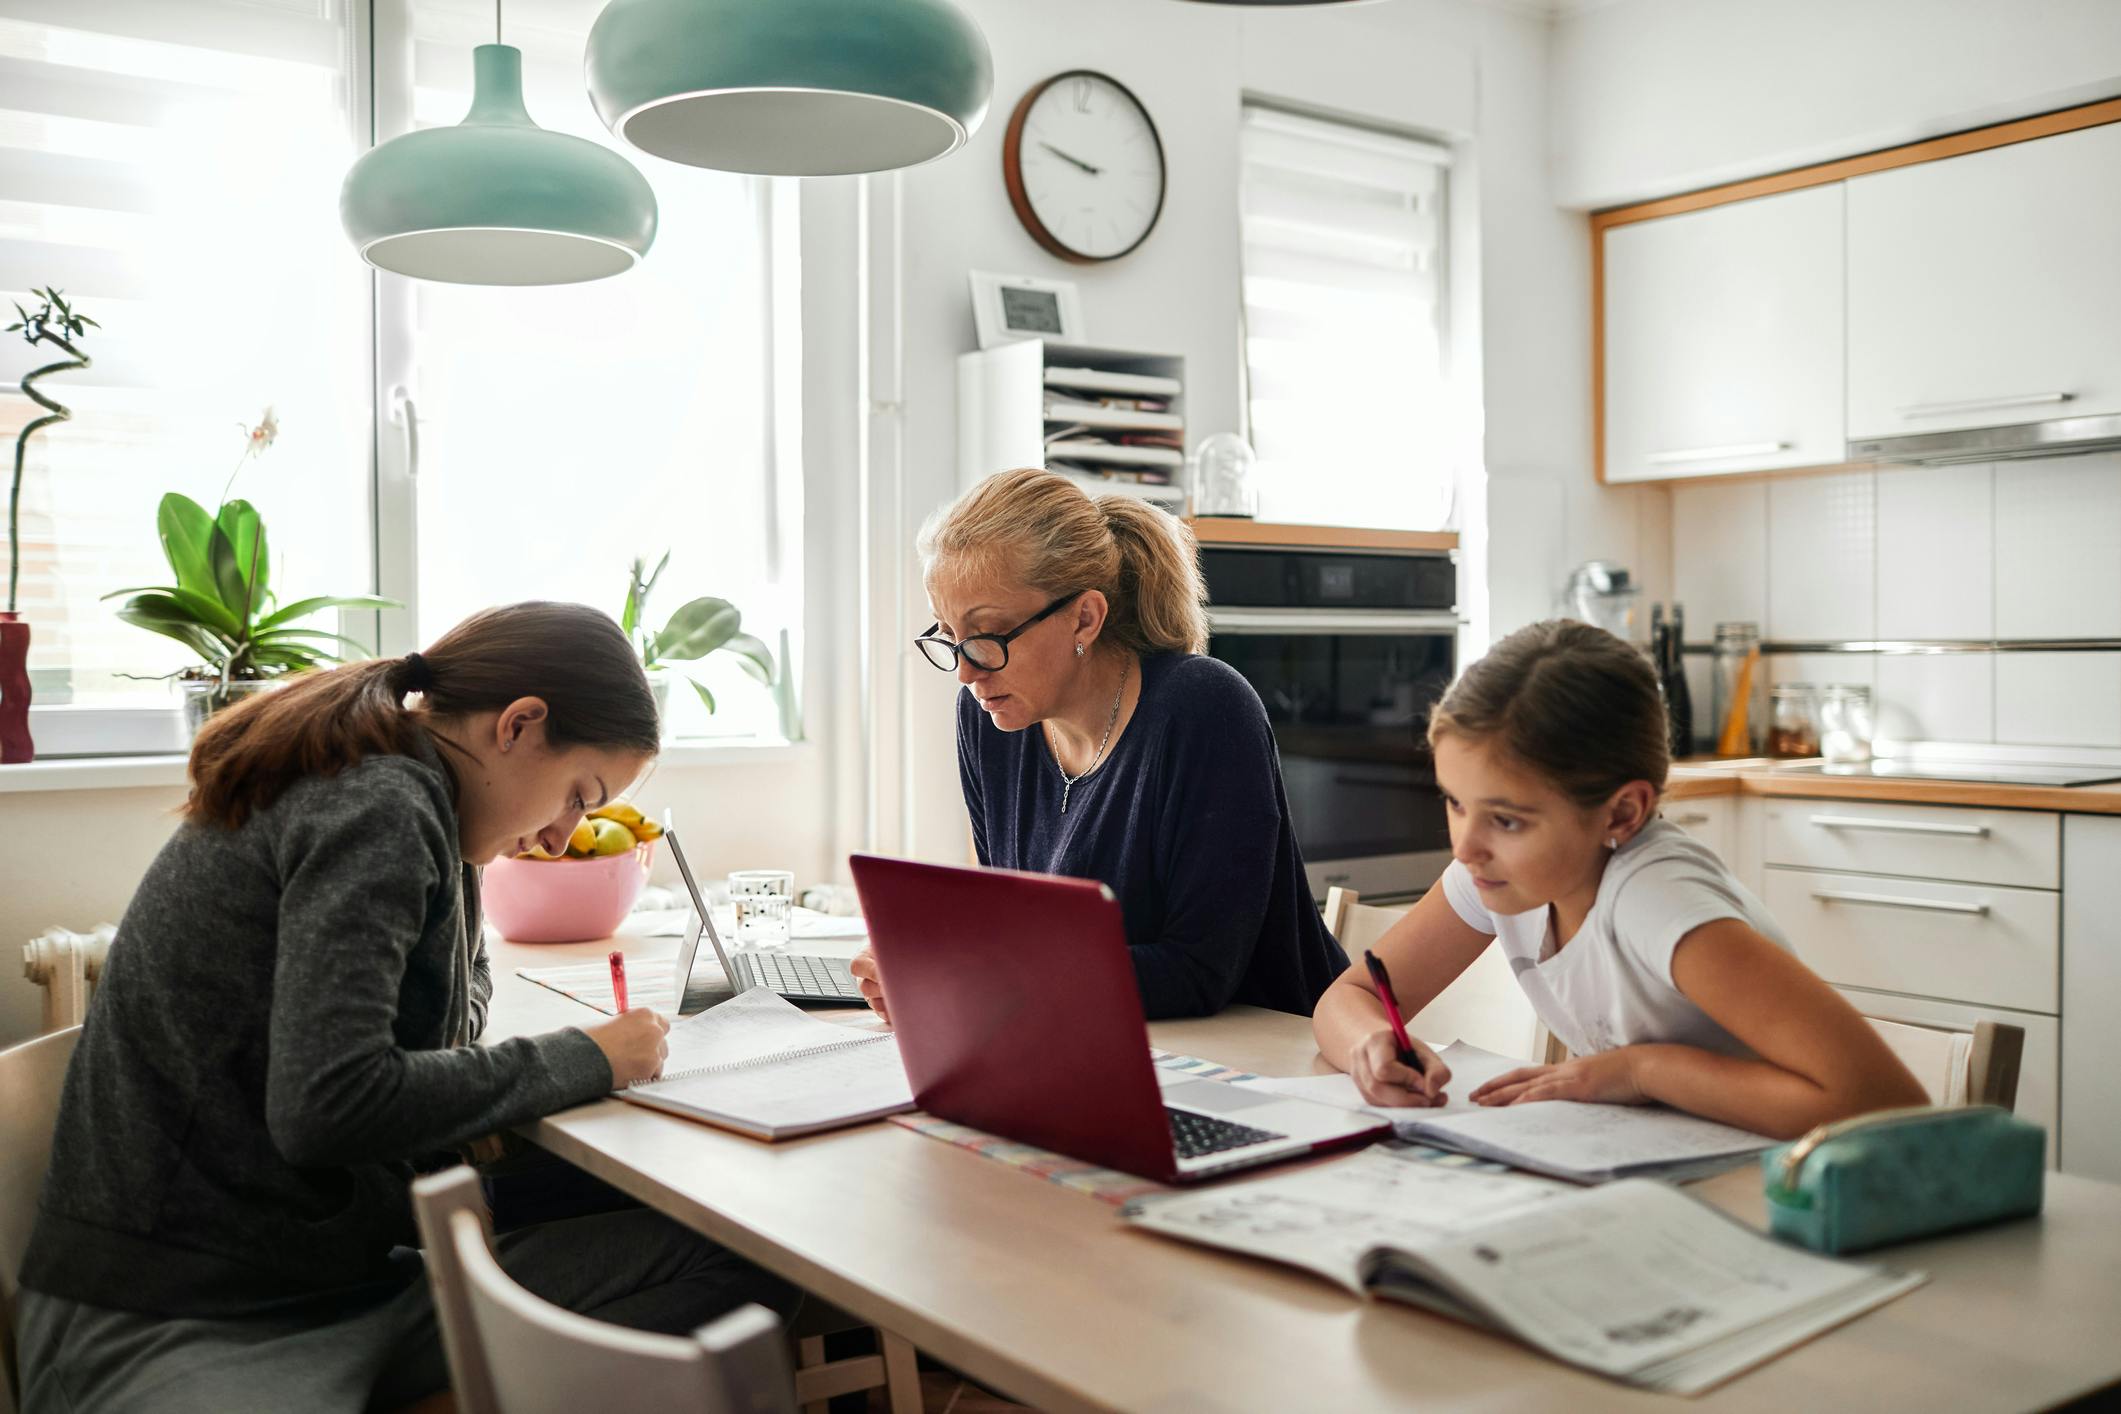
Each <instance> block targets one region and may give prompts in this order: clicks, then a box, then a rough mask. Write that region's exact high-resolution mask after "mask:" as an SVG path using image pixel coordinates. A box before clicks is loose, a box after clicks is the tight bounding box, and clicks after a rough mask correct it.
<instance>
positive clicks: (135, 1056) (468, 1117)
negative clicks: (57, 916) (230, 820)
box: [22, 743, 611, 1316]
mask: <svg viewBox="0 0 2121 1414" xmlns="http://www.w3.org/2000/svg"><path fill="white" fill-rule="evenodd" d="M425 745H426V744H425V743H423V746H425ZM479 928H480V925H479V905H478V876H477V875H476V873H475V872H474V871H473V870H471V869H470V868H468V867H466V866H465V865H464V864H463V863H462V861H461V858H460V856H459V853H458V842H457V814H456V807H455V804H454V801H453V792H452V786H451V782H450V778H449V774H448V772H447V771H446V770H445V769H444V768H443V766H442V763H441V761H440V760H439V759H438V758H437V757H436V756H435V755H434V754H433V750H432V748H431V747H428V748H427V749H426V750H424V751H423V752H422V753H421V755H420V756H417V757H414V756H376V757H371V758H369V759H368V760H366V761H364V762H362V763H361V764H360V765H359V766H357V767H354V768H353V769H351V770H347V771H344V772H341V773H340V774H338V775H336V776H328V777H327V776H312V777H308V778H305V779H303V780H302V781H300V782H299V783H297V784H296V785H295V786H293V787H292V788H290V789H289V790H288V791H287V792H286V794H284V795H283V796H282V797H281V798H280V799H279V800H277V801H275V802H274V803H273V804H272V805H271V806H270V807H269V808H267V809H265V810H263V811H260V812H258V813H256V814H254V815H253V816H252V817H251V818H250V820H249V821H248V822H246V823H245V824H244V825H243V826H242V828H240V829H237V830H227V829H223V828H220V827H217V826H202V825H196V824H191V823H186V824H185V825H183V826H181V827H180V828H179V829H178V830H177V833H176V835H175V836H174V837H173V838H172V839H171V840H170V841H169V843H168V844H167V845H166V846H164V847H163V849H162V852H161V853H160V854H159V855H157V856H156V858H155V861H154V863H153V864H152V865H151V866H149V868H148V871H147V874H146V877H145V878H144V879H143V880H142V881H141V884H140V888H139V891H138V892H137V893H136V894H135V895H134V896H133V901H132V903H131V905H130V906H129V907H128V908H127V909H126V911H125V916H124V919H123V921H122V922H121V923H120V925H119V928H118V940H117V942H116V944H115V945H113V947H112V948H111V951H110V957H109V961H108V963H107V964H106V967H105V972H104V977H103V981H102V985H101V986H100V987H99V988H98V989H97V992H96V996H95V1001H94V1003H93V1004H92V1005H91V1006H90V1008H89V1013H88V1023H87V1026H86V1028H85V1029H84V1030H83V1032H82V1035H81V1040H80V1044H79V1046H78V1048H77V1049H76V1051H75V1053H74V1058H73V1064H72V1066H71V1067H70V1068H69V1070H68V1071H67V1076H66V1088H65V1092H64V1097H63V1100H62V1102H61V1106H60V1111H59V1125H58V1131H57V1134H56V1136H55V1139H54V1144H53V1150H52V1164H51V1168H50V1170H49V1172H48V1173H47V1175H46V1177H45V1182H44V1191H43V1195H42V1197H41V1199H40V1202H39V1208H38V1215H37V1222H36V1227H35V1228H34V1230H33V1231H32V1233H31V1235H30V1243H29V1250H28V1253H27V1255H26V1256H25V1258H24V1261H23V1267H22V1284H23V1285H24V1286H26V1287H29V1288H31V1289H33V1290H36V1291H41V1292H44V1293H46V1294H48V1295H52V1296H61V1297H67V1298H70V1299H72V1300H75V1301H81V1302H86V1303H88V1304H91V1305H95V1306H103V1307H110V1308H115V1309H118V1310H126V1311H136V1312H143V1313H146V1314H149V1315H163V1316H221V1315H241V1314H249V1313H255V1312H260V1311H265V1310H286V1311H288V1312H290V1313H292V1312H294V1311H295V1310H298V1309H302V1310H313V1311H316V1312H318V1313H319V1314H325V1313H329V1312H331V1311H334V1310H350V1309H353V1308H355V1307H358V1306H360V1305H364V1304H366V1303H367V1302H368V1301H370V1300H374V1299H378V1298H380V1297H381V1296H382V1295H385V1294H387V1293H388V1292H389V1291H391V1290H394V1289H395V1288H396V1287H397V1285H399V1284H400V1283H401V1282H402V1281H404V1280H406V1279H407V1278H408V1277H409V1275H410V1269H409V1268H405V1267H402V1266H401V1265H398V1264H394V1263H393V1262H392V1261H391V1258H390V1252H391V1249H392V1247H393V1246H398V1245H404V1246H411V1245H413V1244H414V1243H415V1242H416V1238H415V1235H414V1226H413V1221H412V1211H411V1206H410V1198H409V1193H408V1185H409V1184H410V1181H411V1179H412V1176H413V1173H414V1169H415V1166H416V1165H418V1166H419V1167H423V1168H424V1167H430V1166H433V1164H435V1163H438V1162H442V1161H445V1160H446V1158H447V1157H448V1156H447V1154H446V1152H445V1151H447V1150H449V1149H451V1148H452V1147H454V1146H457V1145H460V1144H463V1143H465V1142H467V1141H469V1140H472V1139H475V1138H477V1137H479V1136H481V1135H485V1134H488V1133H490V1132H492V1131H494V1130H496V1129H499V1128H502V1127H505V1126H508V1125H512V1124H517V1123H520V1122H522V1121H525V1120H528V1119H532V1118H534V1117H536V1116H539V1115H543V1114H547V1113H549V1112H551V1111H553V1110H558V1109H563V1108H565V1107H567V1106H569V1105H572V1104H577V1103H579V1102H582V1101H585V1100H589V1099H592V1098H594V1097H596V1096H597V1095H600V1094H603V1093H604V1092H606V1091H608V1090H609V1089H610V1087H611V1068H610V1067H609V1065H607V1064H606V1063H605V1060H604V1056H603V1052H602V1051H600V1050H599V1049H598V1048H597V1045H596V1043H595V1042H594V1041H592V1040H590V1039H589V1037H588V1036H587V1035H586V1034H584V1033H583V1032H582V1031H579V1030H576V1029H573V1028H569V1029H567V1030H563V1031H555V1032H552V1033H550V1034H547V1035H543V1036H534V1037H525V1038H519V1039H517V1040H512V1041H506V1042H503V1043H502V1044H500V1045H497V1046H481V1045H474V1044H466V1043H467V1042H469V1041H470V1040H471V1039H472V1038H473V1037H475V1036H476V1035H477V1034H478V1033H479V1031H480V1030H481V1029H482V1028H483V1026H484V1024H485V1020H486V1002H487V998H488V997H489V995H490V994H491V992H492V981H491V978H490V975H489V973H488V970H487V963H486V953H485V948H484V945H483V944H482V943H481V941H480V931H479Z"/></svg>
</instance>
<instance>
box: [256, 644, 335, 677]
mask: <svg viewBox="0 0 2121 1414" xmlns="http://www.w3.org/2000/svg"><path fill="white" fill-rule="evenodd" d="M250 661H251V663H252V664H254V665H255V666H257V667H260V668H281V669H285V670H287V671H289V672H306V671H308V670H309V669H311V668H321V667H325V666H328V665H330V664H333V663H338V662H341V661H343V660H341V659H340V658H338V657H336V656H334V655H332V654H330V653H327V652H325V651H324V650H323V649H321V648H311V647H307V646H304V645H301V644H266V645H263V646H253V647H252V649H251V651H250Z"/></svg>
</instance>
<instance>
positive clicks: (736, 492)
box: [385, 0, 802, 738]
mask: <svg viewBox="0 0 2121 1414" xmlns="http://www.w3.org/2000/svg"><path fill="white" fill-rule="evenodd" d="M603 3H604V0H539V3H536V4H511V5H509V6H508V7H507V9H506V11H505V14H504V21H505V28H504V31H503V38H504V39H505V40H506V42H507V43H509V44H512V45H515V46H516V47H517V48H519V49H521V50H522V51H523V71H524V72H523V81H524V99H525V103H526V105H527V106H528V108H529V110H530V114H531V117H533V118H534V119H536V120H537V122H538V123H539V125H540V126H542V127H546V128H550V129H553V130H556V131H560V132H566V133H571V134H573V135H575V136H577V137H583V138H588V139H590V140H591V141H594V142H598V143H601V144H603V145H605V146H608V147H612V148H614V149H615V150H617V151H619V152H621V153H622V154H623V155H624V156H625V158H626V160H627V161H629V162H631V163H632V164H633V165H634V166H635V167H636V168H638V169H639V170H640V171H641V172H642V174H643V175H645V176H646V177H647V178H648V180H649V183H650V185H651V186H653V187H654V189H655V193H656V200H657V203H658V207H659V224H658V228H657V232H656V238H655V244H654V246H653V247H652V248H651V249H650V251H649V253H648V255H647V257H646V259H644V260H643V261H642V262H641V263H640V264H639V265H637V266H636V267H635V268H634V269H632V270H631V271H629V272H627V273H626V274H623V275H619V276H616V277H614V278H611V279H608V280H597V281H591V282H588V283H585V284H579V285H563V286H555V287H551V288H522V287H516V288H488V287H478V286H464V285H439V284H426V283H422V284H416V285H414V286H413V289H412V300H411V302H410V306H409V307H410V310H411V316H410V317H411V319H412V324H413V327H412V332H411V338H410V339H409V341H407V343H408V344H409V347H410V350H411V354H410V357H411V369H410V373H409V376H408V377H407V378H406V379H405V383H406V386H407V387H408V388H409V389H410V390H411V391H412V395H413V397H414V401H415V404H416V407H417V417H418V419H419V433H420V436H419V457H420V466H419V474H418V479H417V486H418V512H417V513H418V521H419V527H420V529H419V551H418V566H417V572H418V591H417V592H418V600H419V612H418V616H417V631H418V634H419V636H420V638H421V639H422V640H423V641H431V640H432V639H433V638H434V637H435V636H436V635H437V634H439V633H441V632H442V631H443V630H444V629H446V628H448V627H449V626H450V625H451V624H454V623H456V622H457V621H458V620H460V619H462V618H463V617H464V616H465V615H467V614H469V613H471V612H473V611H474V610H477V609H479V608H482V607H485V606H487V605H489V604H496V603H506V602H509V601H512V600H517V599H527V598H543V599H571V600H577V601H580V602H583V603H588V604H593V605H596V606H598V607H600V608H604V609H607V610H608V611H610V612H611V613H612V614H613V615H616V614H617V613H618V612H619V609H620V607H621V605H622V604H623V602H624V599H625V591H626V582H627V566H628V564H629V562H630V561H631V560H632V559H634V558H635V557H636V556H639V557H641V558H644V559H645V560H646V561H647V562H648V564H649V566H650V567H651V568H652V567H653V566H654V565H655V564H656V562H657V561H658V560H659V559H660V558H661V557H662V555H663V553H664V552H665V551H666V550H667V551H669V552H670V566H669V569H668V570H667V571H666V572H665V573H664V575H663V578H662V581H661V583H660V584H658V585H657V587H656V590H655V594H654V597H653V598H652V600H651V601H650V604H649V620H650V622H651V623H652V624H653V625H656V626H660V625H661V624H662V622H663V621H664V619H665V618H666V617H667V616H668V615H669V614H670V613H671V612H672V611H674V610H676V609H677V608H678V607H679V606H680V605H682V604H684V603H685V602H686V601H687V600H689V599H692V598H694V597H697V596H700V595H713V596H716V597H719V598H723V599H727V600H729V601H730V602H732V603H734V604H735V605H736V606H737V608H738V609H740V610H741V611H742V613H743V616H744V624H743V626H744V630H745V631H746V632H748V633H750V634H753V635H754V636H756V637H758V638H760V639H762V640H763V641H764V642H765V643H766V644H767V646H768V647H769V648H770V649H772V651H773V653H774V655H775V657H776V659H777V660H778V659H780V658H782V655H783V647H784V639H783V634H784V632H785V633H786V639H785V643H786V646H788V647H789V648H793V647H794V646H795V640H796V637H797V632H798V630H799V629H800V626H801V622H802V568H801V562H800V546H801V536H800V518H801V502H800V495H799V492H800V477H799V475H797V474H796V472H795V471H794V470H793V468H794V467H795V465H797V463H796V462H795V460H794V457H795V454H796V452H797V448H796V447H795V445H794V440H795V438H796V436H797V435H798V434H797V431H796V429H797V428H798V427H799V419H798V418H797V417H796V416H795V415H794V406H795V401H794V394H795V392H796V390H797V388H798V387H799V383H798V379H799V376H800V375H799V366H798V365H796V364H795V362H794V359H795V356H796V354H797V352H798V350H797V348H796V346H795V344H794V342H793V340H794V337H795V330H796V329H797V327H798V319H797V316H796V310H797V289H796V286H795V271H796V262H797V247H796V241H795V222H794V219H793V209H794V198H795V192H794V187H793V183H792V182H782V183H778V184H777V183H776V182H774V181H772V180H769V179H765V178H755V177H744V176H737V175H733V174H729V173H722V172H711V171H704V170H701V169H698V168H694V167H687V166H682V165H679V164H676V163H670V162H665V161H661V160H659V159H657V158H654V157H650V156H647V155H645V154H643V153H640V152H637V151H634V150H633V149H630V148H626V147H623V146H621V145H619V144H618V143H616V142H615V141H614V140H613V139H612V137H611V135H610V134H609V133H608V132H607V131H606V130H605V129H604V126H603V124H602V123H601V122H600V121H599V120H598V118H597V116H596V113H595V111H594V110H593V109H592V108H591V107H590V104H589V99H588V96H587V94H586V92H585V91H584V89H583V86H582V52H583V44H584V41H585V39H586V38H587V35H588V33H589V27H590V25H591V24H592V23H593V22H594V20H595V19H596V16H597V14H598V12H599V11H600V10H601V9H602V8H603ZM412 20H413V23H412V65H413V78H414V86H413V104H412V117H413V122H414V123H415V124H416V125H417V126H419V127H431V126H435V125H438V124H448V123H454V122H456V121H458V120H459V119H461V118H462V117H463V116H464V111H465V108H466V106H467V104H468V103H469V101H470V95H471V51H472V47H473V46H474V45H476V44H481V43H489V42H491V41H492V38H493V7H492V5H491V3H488V0H416V3H415V4H414V6H413V10H412ZM392 278H393V280H394V279H395V277H392ZM390 303H391V302H389V301H386V306H385V307H386V309H388V308H390ZM396 342H397V341H396V340H394V339H392V338H391V337H390V335H389V331H388V330H386V333H385V344H386V347H388V346H391V345H393V344H395V343H396ZM777 364H778V367H776V365H777ZM783 467H786V468H788V471H787V474H786V475H782V474H781V473H782V470H783ZM704 667H705V669H706V677H707V680H708V682H709V685H710V688H711V690H712V692H713V695H714V697H715V700H716V708H717V710H716V711H715V712H714V714H713V715H712V716H709V715H708V713H707V712H706V710H705V708H704V706H703V705H702V704H701V702H700V700H699V699H698V697H697V696H696V695H695V694H694V693H693V691H692V690H691V689H690V688H688V687H686V686H685V685H684V684H683V683H682V682H679V683H675V684H673V688H674V690H673V691H672V693H671V697H670V706H671V709H672V712H673V715H674V719H675V721H676V724H677V729H678V732H679V734H680V735H681V736H687V737H715V738H729V737H739V738H772V737H775V736H777V735H778V734H779V727H780V725H781V724H780V720H779V716H778V709H777V704H776V702H775V700H774V697H773V695H772V694H771V693H769V692H768V691H767V690H766V689H765V688H763V687H762V686H760V685H759V684H757V683H755V682H754V681H753V680H752V679H751V678H749V677H747V676H745V675H744V673H743V672H742V671H741V670H740V668H739V667H738V665H737V662H736V660H735V659H734V658H732V657H731V656H730V655H728V654H714V655H712V656H711V657H710V658H709V659H708V660H707V661H706V663H705V665H704Z"/></svg>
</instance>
